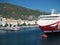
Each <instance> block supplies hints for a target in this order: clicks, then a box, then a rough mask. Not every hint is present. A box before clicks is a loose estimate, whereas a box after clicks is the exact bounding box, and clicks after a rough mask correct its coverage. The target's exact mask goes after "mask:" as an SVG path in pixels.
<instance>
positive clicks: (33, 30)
mask: <svg viewBox="0 0 60 45" xmlns="http://www.w3.org/2000/svg"><path fill="white" fill-rule="evenodd" d="M42 34H43V31H42V30H41V29H40V28H39V27H25V28H21V29H20V30H19V31H4V30H0V45H60V36H59V35H58V34H57V33H55V34H49V35H48V37H47V38H46V39H42Z"/></svg>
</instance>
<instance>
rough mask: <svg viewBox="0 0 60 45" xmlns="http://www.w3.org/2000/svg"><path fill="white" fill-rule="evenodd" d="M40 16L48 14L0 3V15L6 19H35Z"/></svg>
mask: <svg viewBox="0 0 60 45" xmlns="http://www.w3.org/2000/svg"><path fill="white" fill-rule="evenodd" d="M41 14H49V13H47V12H44V11H39V10H32V9H29V8H26V7H23V6H18V5H13V4H10V3H0V15H1V16H3V17H6V18H15V19H31V18H32V19H35V18H37V17H38V16H39V15H41Z"/></svg>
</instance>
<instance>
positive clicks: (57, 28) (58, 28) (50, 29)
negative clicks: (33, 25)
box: [37, 21, 60, 33]
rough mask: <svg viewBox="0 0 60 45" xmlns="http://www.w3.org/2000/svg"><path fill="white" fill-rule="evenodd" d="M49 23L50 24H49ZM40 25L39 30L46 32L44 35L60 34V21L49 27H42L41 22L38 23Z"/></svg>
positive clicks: (48, 25)
mask: <svg viewBox="0 0 60 45" xmlns="http://www.w3.org/2000/svg"><path fill="white" fill-rule="evenodd" d="M48 23H49V22H48ZM37 24H38V25H39V28H40V29H41V30H42V31H43V32H44V33H50V32H60V21H56V22H54V23H51V24H47V23H46V24H47V25H40V22H39V23H37Z"/></svg>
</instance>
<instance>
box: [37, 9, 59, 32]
mask: <svg viewBox="0 0 60 45" xmlns="http://www.w3.org/2000/svg"><path fill="white" fill-rule="evenodd" d="M37 24H38V25H39V27H40V28H41V29H42V31H44V32H59V31H60V14H55V13H54V9H52V13H51V14H50V15H40V16H39V19H38V21H37Z"/></svg>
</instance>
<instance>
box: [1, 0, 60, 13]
mask: <svg viewBox="0 0 60 45" xmlns="http://www.w3.org/2000/svg"><path fill="white" fill-rule="evenodd" d="M0 2H7V3H11V4H14V5H20V6H23V7H27V8H31V9H33V10H42V11H46V12H50V11H51V9H55V11H56V12H58V13H60V0H0Z"/></svg>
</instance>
